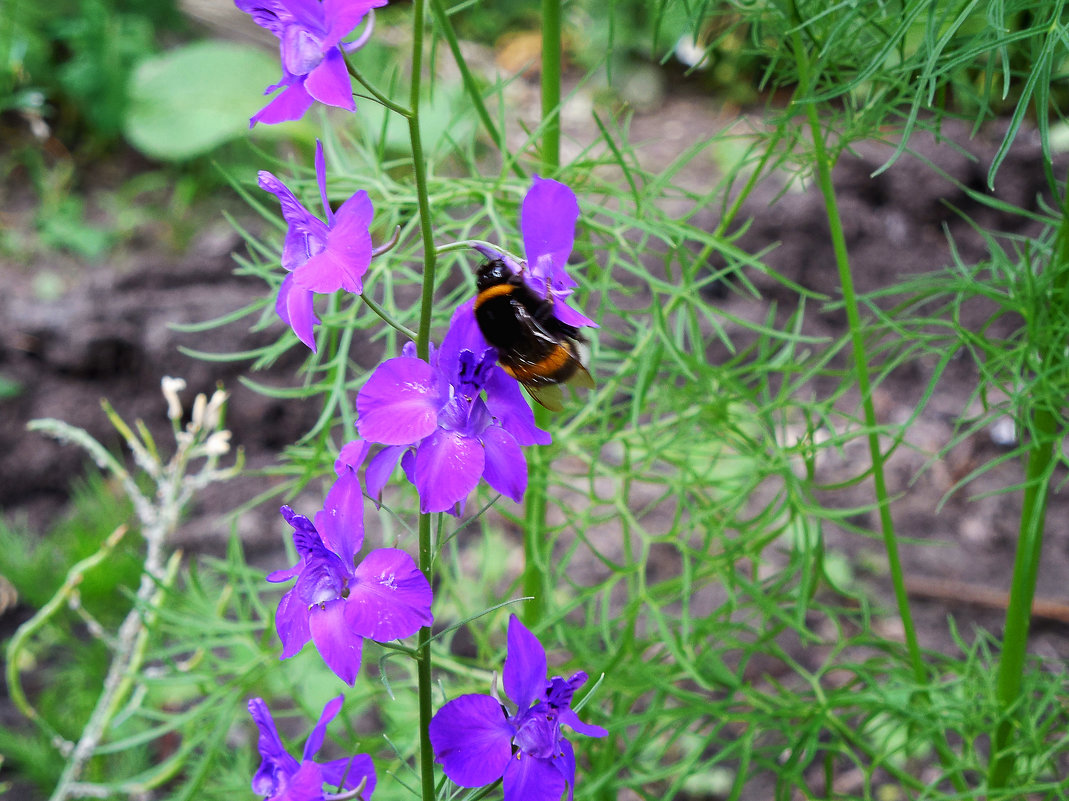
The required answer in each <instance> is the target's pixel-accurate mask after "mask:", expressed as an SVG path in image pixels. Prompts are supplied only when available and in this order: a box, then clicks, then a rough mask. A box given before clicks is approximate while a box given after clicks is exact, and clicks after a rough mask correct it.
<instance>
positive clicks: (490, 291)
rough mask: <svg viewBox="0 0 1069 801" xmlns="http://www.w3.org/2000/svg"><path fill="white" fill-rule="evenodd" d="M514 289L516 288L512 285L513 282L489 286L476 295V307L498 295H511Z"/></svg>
mask: <svg viewBox="0 0 1069 801" xmlns="http://www.w3.org/2000/svg"><path fill="white" fill-rule="evenodd" d="M513 289H515V287H514V286H512V284H494V285H493V286H488V287H487V288H486V289H484V290H483V291H482V292H480V293H479V294H478V295H476V296H475V306H474V308H476V309H477V308H479V307H480V306H482V305H483V304H484V303H486V301H488V300H490V299H491V298H496V297H497V296H498V295H510V294H512V290H513Z"/></svg>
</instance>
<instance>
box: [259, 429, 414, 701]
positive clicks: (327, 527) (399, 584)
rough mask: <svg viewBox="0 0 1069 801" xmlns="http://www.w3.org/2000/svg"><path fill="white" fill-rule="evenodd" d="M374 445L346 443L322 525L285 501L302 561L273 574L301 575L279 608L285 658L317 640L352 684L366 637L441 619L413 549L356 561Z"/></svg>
mask: <svg viewBox="0 0 1069 801" xmlns="http://www.w3.org/2000/svg"><path fill="white" fill-rule="evenodd" d="M366 451H367V448H366V445H364V444H363V443H350V444H349V445H347V446H346V447H345V448H342V452H341V454H340V455H339V458H338V461H337V462H335V464H334V467H335V470H336V471H337V473H338V479H337V481H335V482H334V485H333V486H332V487H331V488H330V491H329V492H328V493H327V498H326V501H325V502H324V504H323V510H322V511H321V512H319V513H318V514H317V515H316V517H315V524H314V525H313V524H312V522H311V521H310V520H309V519H308V518H307V517H304V516H303V515H299V514H295V513H294V511H293V510H292V509H291V508H290V507H288V506H283V507H282V510H281V511H282V516H283V517H285V518H286V520H287V521H288V522H289V524H290V525H291V526H293V543H294V545H296V546H297V554H298V555H299V556H300V561H298V562H297V564H296V565H294V566H293V567H291V568H290V569H289V570H278V571H275V572H274V573H271V574H270V575H268V577H267V580H268V581H271V582H280V581H288V580H289V579H291V578H294V577H296V579H297V583H296V584H295V585H294V586H293V588H292V589H290V591H289V592H287V593H286V594H285V595H283V596H282V600H281V601H280V602H279V605H278V611H277V612H276V613H275V627H276V628H277V630H278V636H279V639H281V640H282V659H287V658H289V657H291V656H293V655H294V654H296V653H298V652H299V651H300V650H301V648H303V647H304V644H305V643H306V642H308V640H309V639H311V640H312V641H313V642H315V646H316V649H317V650H318V651H319V654H320V656H322V657H323V661H324V662H326V663H327V667H329V668H330V669H331V670H333V671H334V672H335V673H336V674H337V675H338V677H339V678H340V679H341V680H342V681H344V682H345V683H346V684H348V685H349V686H350V687H351V686H352V685H353V682H355V681H356V674H357V673H358V672H359V671H360V655H361V651H362V648H363V638H364V637H367V638H369V639H372V640H377V641H380V642H381V641H384V640H396V639H400V638H402V637H408V636H409V635H411V634H415V632H416V631H417V630H418V629H419V628H420V626H429V625H430V624H431V622H432V621H433V617H432V616H431V588H430V585H429V584H428V583H427V579H426V577H425V576H424V575H423V573H422V572H421V571H420V569H419V568H418V567H416V564H415V562H413V561H412V557H411V556H409V555H408V554H407V553H405V552H404V551H400V550H397V549H396V548H379V549H378V550H374V551H371V552H370V553H368V554H367V556H365V557H364V560H363V561H362V562H360V564H358V565H356V566H355V567H354V561H355V560H354V558H353V557H354V554H355V553H356V552H357V551H359V550H360V546H361V545H362V544H363V541H364V521H363V513H364V508H363V491H362V489H361V486H360V482H359V480H358V479H357V476H356V467H355V466H356V465H358V464H359V463H360V462H361V461H363V458H364V454H365V453H366Z"/></svg>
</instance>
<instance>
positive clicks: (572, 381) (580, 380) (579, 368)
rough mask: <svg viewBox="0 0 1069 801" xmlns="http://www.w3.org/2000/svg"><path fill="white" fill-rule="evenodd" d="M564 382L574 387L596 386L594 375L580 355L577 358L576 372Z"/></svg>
mask: <svg viewBox="0 0 1069 801" xmlns="http://www.w3.org/2000/svg"><path fill="white" fill-rule="evenodd" d="M564 383H566V384H568V385H569V386H573V387H582V388H583V389H593V388H594V387H595V384H594V376H592V375H591V374H590V371H589V370H587V369H586V368H585V367H584V366H583V364H582V362H580V361H579V358H578V357H576V359H575V373H574V374H573V375H572V377H571V378H569V379H568V380H567V381H565V382H564Z"/></svg>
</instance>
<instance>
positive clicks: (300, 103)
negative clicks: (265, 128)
mask: <svg viewBox="0 0 1069 801" xmlns="http://www.w3.org/2000/svg"><path fill="white" fill-rule="evenodd" d="M313 102H315V101H314V99H313V98H312V96H311V95H310V94H308V92H307V91H305V88H304V86H303V84H301V83H299V82H298V83H293V84H290V85H289V86H288V87H286V89H285V90H283V92H282V94H280V95H279V96H278V97H276V98H275V99H274V100H272V101H271V102H270V103H268V104H267V105H266V106H264V107H263V108H262V109H260V110H259V111H257V112H256V113H255V114H253V115H252V119H250V120H249V127H250V128H252V127H253V126H255V125H256V123H258V122H262V123H264V124H265V125H275V124H277V123H280V122H288V121H289V120H299V119H300V118H301V117H303V116H304V113H305V112H306V111H308V109H309V108H311V107H312V103H313Z"/></svg>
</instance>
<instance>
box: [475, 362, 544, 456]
mask: <svg viewBox="0 0 1069 801" xmlns="http://www.w3.org/2000/svg"><path fill="white" fill-rule="evenodd" d="M485 389H486V407H487V408H488V409H489V410H490V414H491V415H492V416H493V417H494V419H496V420H497V421H498V423H500V424H501V427H502V428H504V429H505V430H506V431H508V432H509V433H510V434H512V436H513V437H514V438H515V439H516V442H518V443H519V444H520V445H548V444H549V443H550V442H552V441H553V437H551V436H550V435H549V432H548V431H543V430H542V429H541V428H539V427H538V426H537V425H535V419H534V412H533V411H531V407H530V406H529V405H528V404H527V401H526V400H525V399H524V397H523V393H522V392H520V385H519V383H518V382H517V381H516V379H515V378H513V377H512V376H510V375H509V374H508V373H506V372H505V371H504V370H502V369H501V368H498V369H496V370H494V371H493V372H492V373H491V374H490V378H489V380H488V381H487V382H486V386H485Z"/></svg>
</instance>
